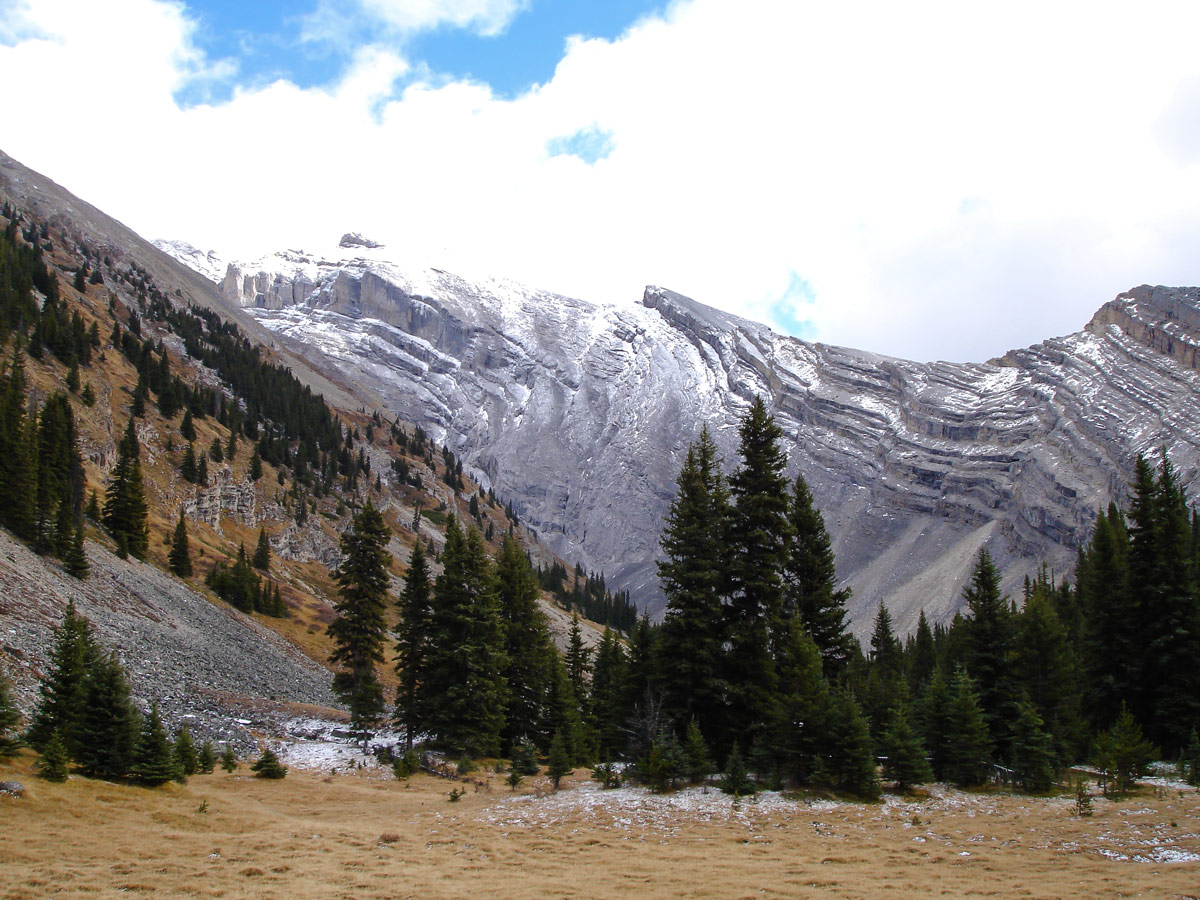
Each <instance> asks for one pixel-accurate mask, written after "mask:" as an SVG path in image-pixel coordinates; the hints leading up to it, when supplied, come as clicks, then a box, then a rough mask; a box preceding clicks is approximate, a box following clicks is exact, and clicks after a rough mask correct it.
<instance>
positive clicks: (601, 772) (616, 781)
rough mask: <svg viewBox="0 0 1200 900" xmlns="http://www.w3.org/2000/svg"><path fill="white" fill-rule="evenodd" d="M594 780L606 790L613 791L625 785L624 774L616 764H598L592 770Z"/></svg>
mask: <svg viewBox="0 0 1200 900" xmlns="http://www.w3.org/2000/svg"><path fill="white" fill-rule="evenodd" d="M592 780H593V781H598V782H600V786H601V787H602V788H604V789H605V790H612V789H614V788H619V787H620V786H621V785H622V784H623V783H624V774H623V773H622V771H621V769H619V768H618V767H617V765H616V764H615V763H611V762H607V763H597V764H596V766H595V768H593V769H592Z"/></svg>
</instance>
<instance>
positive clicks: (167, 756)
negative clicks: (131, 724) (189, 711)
mask: <svg viewBox="0 0 1200 900" xmlns="http://www.w3.org/2000/svg"><path fill="white" fill-rule="evenodd" d="M130 774H131V775H133V776H134V777H135V778H137V779H138V781H140V782H142V783H143V784H147V785H150V786H151V787H154V786H156V785H160V784H166V783H167V782H168V781H171V780H172V779H175V778H178V777H180V774H181V770H180V768H179V761H178V760H177V759H176V758H175V752H174V747H172V746H171V740H170V738H168V737H167V729H166V728H164V727H163V722H162V716H161V715H160V714H159V711H158V704H157V703H155V704H153V705H152V706H151V707H150V715H148V716H146V717H145V719H143V721H142V730H141V734H140V735H139V737H138V742H137V748H136V750H135V751H134V754H133V765H132V766H131V770H130Z"/></svg>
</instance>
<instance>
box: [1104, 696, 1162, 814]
mask: <svg viewBox="0 0 1200 900" xmlns="http://www.w3.org/2000/svg"><path fill="white" fill-rule="evenodd" d="M1158 755H1159V752H1158V748H1157V747H1155V746H1154V745H1153V744H1152V743H1150V741H1148V740H1146V738H1145V736H1144V735H1143V734H1142V728H1141V726H1140V725H1139V724H1138V723H1137V719H1135V718H1134V716H1133V713H1132V712H1130V711H1129V708H1128V707H1127V706H1126V705H1125V704H1123V703H1122V704H1121V710H1120V712H1119V713H1118V714H1117V719H1116V721H1115V722H1113V727H1112V728H1111V729H1110V730H1108V731H1104V732H1101V733H1100V734H1099V735H1098V736H1097V738H1096V767H1097V768H1098V769H1100V771H1101V773H1103V775H1104V778H1105V787H1104V792H1105V793H1106V794H1112V795H1114V796H1116V797H1124V796H1125V795H1126V794H1127V793H1129V789H1130V788H1131V787H1132V786H1133V785H1134V784H1136V783H1137V780H1138V779H1139V778H1141V777H1142V776H1144V775H1145V774H1146V771H1147V768H1148V767H1149V765H1150V763H1151V761H1153V760H1154V759H1155V758H1156V757H1157V756H1158Z"/></svg>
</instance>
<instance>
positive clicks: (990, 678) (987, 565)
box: [963, 548, 1016, 751]
mask: <svg viewBox="0 0 1200 900" xmlns="http://www.w3.org/2000/svg"><path fill="white" fill-rule="evenodd" d="M963 599H964V600H965V601H966V605H967V608H968V609H969V610H970V612H971V618H970V620H969V621H968V624H967V648H968V652H967V658H966V660H965V665H966V668H967V671H968V672H970V674H971V678H972V679H973V680H974V682H975V685H976V690H977V692H978V694H979V705H980V708H981V709H982V711H983V719H984V722H986V723H987V726H988V733H989V735H990V736H991V741H992V744H993V745H994V746H996V747H997V749H998V750H1001V751H1002V750H1003V749H1004V748H1006V747H1007V744H1008V728H1007V724H1006V723H1007V722H1008V721H1011V719H1012V717H1013V704H1014V702H1015V700H1016V685H1015V677H1014V676H1015V672H1014V666H1013V661H1014V655H1015V649H1016V648H1015V646H1014V644H1015V635H1014V630H1015V629H1014V623H1013V616H1012V612H1011V609H1010V605H1009V602H1008V598H1007V597H1001V596H1000V573H999V571H998V570H997V569H996V566H995V564H994V563H993V562H992V557H991V554H990V553H988V551H987V549H986V548H985V549H983V550H980V551H979V557H978V559H977V560H976V562H975V569H974V571H973V572H972V573H971V581H970V584H968V585H967V587H966V589H965V590H964V591H963Z"/></svg>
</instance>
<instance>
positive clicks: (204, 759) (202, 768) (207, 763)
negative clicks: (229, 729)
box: [196, 741, 217, 775]
mask: <svg viewBox="0 0 1200 900" xmlns="http://www.w3.org/2000/svg"><path fill="white" fill-rule="evenodd" d="M216 764H217V757H216V754H215V753H213V745H212V741H205V742H204V743H203V744H201V745H200V753H199V755H198V756H197V757H196V771H198V772H199V773H200V774H201V775H211V774H212V771H213V769H214V768H215V767H216Z"/></svg>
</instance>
